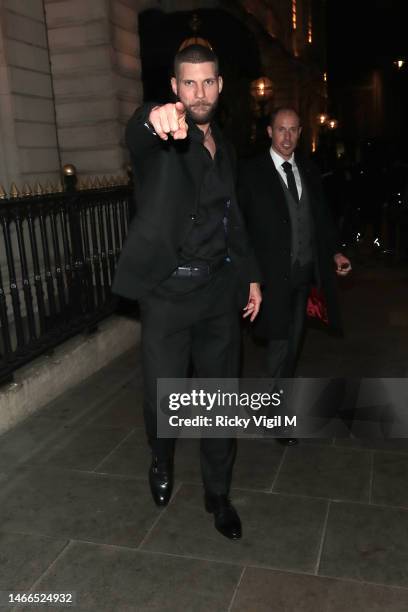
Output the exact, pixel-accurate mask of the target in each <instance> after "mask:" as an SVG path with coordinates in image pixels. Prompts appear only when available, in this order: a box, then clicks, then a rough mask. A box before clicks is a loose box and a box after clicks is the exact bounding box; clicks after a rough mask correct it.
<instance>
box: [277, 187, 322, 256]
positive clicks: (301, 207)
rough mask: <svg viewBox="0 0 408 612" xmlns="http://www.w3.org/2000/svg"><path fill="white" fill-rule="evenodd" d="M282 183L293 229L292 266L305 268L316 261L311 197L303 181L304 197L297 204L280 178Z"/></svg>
mask: <svg viewBox="0 0 408 612" xmlns="http://www.w3.org/2000/svg"><path fill="white" fill-rule="evenodd" d="M279 179H280V181H281V183H282V186H283V189H284V192H285V198H286V203H287V205H288V209H289V216H290V223H291V228H292V244H291V260H292V266H293V265H294V264H295V263H296V262H298V263H299V265H300V266H305V265H307V264H309V263H311V262H313V260H314V249H313V234H314V232H313V220H312V215H311V213H310V204H309V196H308V193H307V190H306V187H305V184H304V182H303V181H302V195H301V198H300V202H299V204H298V203H297V202H295V200H294V199H293V196H292V194H291V193H290V191H289V189H288V188H287V187H286V184H285V181H284V180H283V179H282V178H281V176H279Z"/></svg>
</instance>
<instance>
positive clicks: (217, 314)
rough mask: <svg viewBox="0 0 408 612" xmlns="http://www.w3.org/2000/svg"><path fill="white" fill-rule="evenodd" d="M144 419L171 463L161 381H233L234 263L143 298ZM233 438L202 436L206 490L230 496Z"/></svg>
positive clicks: (154, 444) (156, 447) (174, 280)
mask: <svg viewBox="0 0 408 612" xmlns="http://www.w3.org/2000/svg"><path fill="white" fill-rule="evenodd" d="M140 306H141V321H142V361H143V379H144V417H145V427H146V433H147V437H148V441H149V444H150V446H151V448H152V451H153V453H154V454H155V455H157V457H158V459H159V461H162V462H166V461H168V460H171V459H172V457H173V453H174V447H175V440H174V439H169V438H158V437H157V412H156V410H157V408H156V395H157V393H156V383H157V379H158V378H186V377H188V375H189V373H190V372H191V364H192V366H193V368H194V374H195V375H196V376H197V377H199V378H233V377H237V376H238V367H239V333H240V332H239V315H238V311H237V280H236V276H235V273H234V271H233V269H232V266H231V264H226V265H225V266H224V267H223V268H222V269H221V270H219V271H218V272H217V273H215V274H214V275H212V276H211V277H206V278H201V277H200V278H178V277H171V278H169V279H168V280H166V281H165V282H164V283H162V285H160V286H159V287H158V288H157V289H156V290H155V291H153V292H152V294H150V295H149V296H148V297H147V298H145V299H143V300H141V303H140ZM235 454H236V441H235V440H234V439H220V438H202V439H201V446H200V459H201V472H202V478H203V483H204V488H205V490H206V491H207V492H209V493H210V494H214V495H227V494H228V492H229V488H230V484H231V478H232V468H233V464H234V459H235Z"/></svg>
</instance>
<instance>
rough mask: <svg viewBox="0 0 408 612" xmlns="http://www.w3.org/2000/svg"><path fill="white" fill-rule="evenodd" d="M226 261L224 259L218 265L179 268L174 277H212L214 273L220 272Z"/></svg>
mask: <svg viewBox="0 0 408 612" xmlns="http://www.w3.org/2000/svg"><path fill="white" fill-rule="evenodd" d="M225 262H226V260H225V259H222V260H221V261H219V262H218V263H216V264H199V265H196V266H187V265H186V266H179V267H178V268H176V269H175V270H174V272H173V274H172V276H177V277H183V278H186V277H191V276H211V274H214V272H217V271H218V270H220V269H221V268H222V267H223V265H224V264H225Z"/></svg>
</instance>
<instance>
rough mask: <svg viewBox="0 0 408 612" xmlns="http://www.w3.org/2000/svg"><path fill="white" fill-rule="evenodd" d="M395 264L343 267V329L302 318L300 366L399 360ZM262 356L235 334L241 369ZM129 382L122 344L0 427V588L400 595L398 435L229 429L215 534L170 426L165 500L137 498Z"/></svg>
mask: <svg viewBox="0 0 408 612" xmlns="http://www.w3.org/2000/svg"><path fill="white" fill-rule="evenodd" d="M407 278H408V275H407V274H406V272H405V271H403V270H399V269H398V270H385V269H382V268H380V267H379V268H373V269H371V268H362V269H360V270H358V271H357V272H356V273H355V277H354V279H353V280H350V281H348V283H347V284H345V285H344V287H343V291H342V301H343V307H344V313H345V319H346V323H347V328H348V336H347V338H346V339H344V340H337V339H333V338H331V337H329V336H327V335H326V334H325V333H322V332H321V331H320V330H311V332H310V333H309V334H308V338H307V343H306V346H305V350H304V353H303V358H302V363H301V367H300V372H299V373H300V374H302V375H304V376H312V375H313V376H329V375H333V374H334V373H335V374H336V375H338V376H342V375H344V376H407V374H408V358H407V350H406V347H407V341H408V309H407V304H408V299H407V298H408V280H407ZM261 361H262V351H260V350H259V349H257V348H254V347H253V346H252V345H250V344H249V343H248V346H247V352H246V366H245V371H246V374H247V375H250V376H252V375H259V373H260V371H261ZM140 385H141V380H140V360H139V356H138V355H137V354H128V355H125V356H124V357H122V358H121V359H119V360H118V361H116V362H115V363H113V364H112V365H111V366H110V367H108V368H106V369H105V370H104V371H101V372H99V373H98V374H97V375H95V376H93V377H92V378H90V379H88V380H87V381H85V382H84V383H83V384H82V385H80V386H79V387H77V388H75V389H72V390H71V391H70V392H69V393H67V394H65V395H64V396H63V397H61V398H59V399H58V400H57V401H54V402H53V403H52V404H51V405H49V406H48V407H46V408H45V409H44V410H43V411H42V412H41V413H40V414H38V416H34V417H32V418H30V419H29V420H27V421H26V422H25V423H23V424H22V425H21V426H20V427H18V428H17V429H15V430H13V431H11V432H9V433H8V434H6V435H4V436H3V437H1V438H0V483H1V490H0V590H3V591H27V590H29V589H30V590H32V591H33V592H45V591H47V592H49V591H51V592H60V593H61V592H69V591H75V592H76V594H77V603H76V605H75V607H74V609H75V610H81V611H82V610H90V611H95V612H105V611H112V612H125V611H137V612H139V611H145V610H149V611H151V610H156V611H159V612H162V611H168V612H181V611H183V612H190V611H191V612H198V611H201V610H203V611H205V612H217V611H220V612H227V611H234V612H263V611H268V612H270V611H273V612H275V611H276V612H318V611H319V612H320V611H327V612H346V611H347V612H368V611H370V612H406V610H408V487H407V477H408V443H405V441H403V440H395V441H388V442H382V443H381V442H380V441H379V443H378V444H375V443H374V444H373V443H369V442H364V441H358V440H347V439H343V440H337V441H332V440H323V441H321V442H320V443H318V442H316V443H315V442H311V441H307V442H303V443H302V444H300V445H299V446H298V447H294V448H286V449H285V448H283V447H282V446H279V445H278V444H276V443H275V442H274V441H271V440H241V441H239V452H238V457H237V462H236V467H235V471H234V481H233V490H232V493H231V497H232V499H233V501H234V504H235V505H236V507H237V509H238V511H239V513H240V515H241V518H242V523H243V532H244V534H243V538H242V540H240V541H228V540H226V539H225V538H223V537H222V536H220V535H219V534H218V533H217V532H216V531H215V529H214V527H213V523H212V517H211V516H210V515H208V514H206V512H205V511H204V508H203V503H202V488H201V479H200V473H199V461H198V441H195V440H180V441H179V444H178V448H177V455H176V478H177V484H176V487H175V493H174V496H173V498H172V500H171V502H170V504H169V506H168V507H167V508H165V509H163V510H158V509H157V508H156V507H155V506H154V504H153V502H152V501H151V498H150V494H149V490H148V484H147V476H146V475H147V469H148V465H149V452H148V448H147V445H146V442H145V437H144V431H143V423H142V410H141V403H142V393H141V386H140ZM2 609H4V610H6V609H7V610H10V609H12V608H11V607H9V608H1V607H0V611H1V610H2ZM16 609H27V610H32V609H35V608H29V607H26V608H16ZM40 609H49V610H62V609H64V608H57V607H54V606H51V607H50V608H44V607H41V608H40Z"/></svg>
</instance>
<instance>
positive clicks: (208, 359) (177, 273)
mask: <svg viewBox="0 0 408 612" xmlns="http://www.w3.org/2000/svg"><path fill="white" fill-rule="evenodd" d="M174 75H175V76H174V77H173V78H172V79H171V86H172V89H173V92H174V94H175V95H176V97H177V98H178V101H177V102H176V103H174V104H173V103H169V104H164V105H159V106H157V105H153V104H150V105H145V106H144V107H142V108H141V109H140V110H138V111H136V113H135V114H134V115H133V117H132V118H131V119H130V121H129V124H128V126H127V132H126V141H127V144H128V147H129V149H130V153H131V157H132V163H133V167H134V177H135V197H136V207H137V212H136V216H135V218H134V220H133V222H132V224H131V227H130V228H129V234H128V237H127V241H126V244H125V245H124V248H123V251H122V254H121V258H120V261H119V264H118V269H117V273H116V278H115V282H114V286H113V290H114V292H116V293H118V294H119V295H122V296H125V297H127V298H131V299H137V300H138V301H139V303H140V309H141V322H142V361H143V377H144V392H145V397H144V415H145V425H146V431H147V436H148V440H149V443H150V446H151V449H152V464H151V467H150V470H149V482H150V488H151V492H152V495H153V499H154V501H155V502H156V504H157V505H159V506H165V505H166V504H167V503H168V501H169V499H170V496H171V492H172V487H173V456H174V445H175V440H174V439H167V438H158V436H157V413H156V382H157V379H158V378H186V377H187V376H188V371H189V365H190V360H192V362H193V366H194V370H195V373H196V375H197V376H198V377H199V378H224V377H225V378H230V377H236V376H238V362H239V359H238V346H239V341H238V338H239V317H238V293H239V291H238V290H239V286H240V285H242V284H243V285H244V287H245V301H244V304H245V303H246V306H245V307H244V314H243V316H244V317H246V316H248V317H250V320H251V321H253V320H254V319H255V317H256V315H257V313H258V310H259V306H260V301H261V294H260V290H259V284H258V283H257V282H256V281H258V280H259V275H258V270H257V266H256V262H255V259H254V258H253V256H251V254H250V251H249V248H248V241H247V238H246V233H245V229H244V224H243V221H242V219H241V214H240V211H239V208H238V204H237V199H236V194H235V181H234V168H233V164H234V160H233V158H232V156H231V149H230V147H229V145H228V143H227V142H226V141H225V140H224V138H223V136H222V133H221V131H220V130H219V128H218V127H217V125H216V124H215V123H214V121H213V114H214V111H215V109H216V106H217V102H218V96H219V94H220V93H221V89H222V78H221V76H219V74H218V61H217V58H216V56H215V54H214V53H213V51H212V50H211V49H209V48H207V47H204V46H201V45H191V46H189V47H186V48H185V49H183V50H182V51H179V52H178V54H177V55H176V58H175V65H174ZM244 304H242V306H243V305H244ZM235 450H236V449H235V440H232V439H219V438H218V439H217V438H213V439H211V438H208V439H207V438H206V439H204V438H203V439H202V440H201V468H202V478H203V483H204V490H205V507H206V509H207V511H208V512H212V513H213V514H214V519H215V526H216V528H217V529H218V530H219V531H220V532H221V533H222V534H223V535H225V536H226V537H229V538H239V537H241V524H240V519H239V517H238V514H237V513H236V511H235V509H234V508H233V506H232V505H231V503H230V501H229V499H228V493H229V487H230V483H231V475H232V467H233V463H234V458H235Z"/></svg>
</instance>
